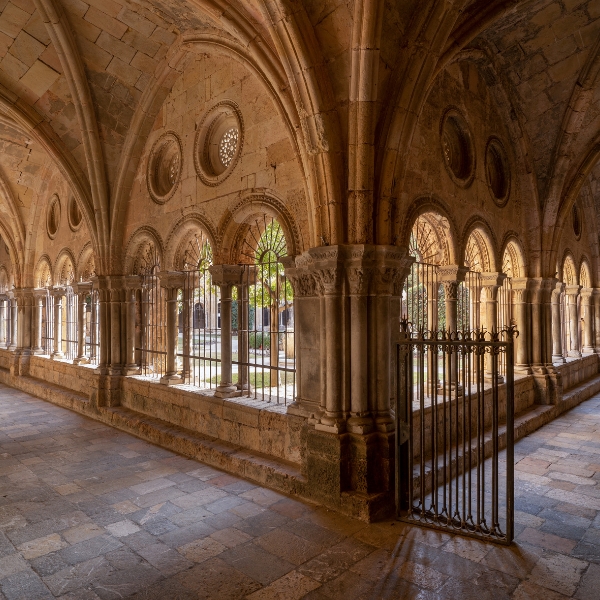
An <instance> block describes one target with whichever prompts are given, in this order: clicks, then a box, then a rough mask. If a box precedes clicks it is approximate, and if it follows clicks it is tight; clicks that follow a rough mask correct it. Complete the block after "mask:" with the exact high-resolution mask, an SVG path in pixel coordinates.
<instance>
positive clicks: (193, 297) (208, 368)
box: [177, 229, 221, 388]
mask: <svg viewBox="0 0 600 600" xmlns="http://www.w3.org/2000/svg"><path fill="white" fill-rule="evenodd" d="M179 254H180V265H181V269H182V270H183V272H184V274H185V279H184V284H183V289H182V290H180V291H179V296H178V300H179V302H178V304H179V320H178V337H177V370H178V372H180V373H181V376H182V379H183V382H184V383H186V384H189V385H193V386H195V387H200V388H213V387H215V385H216V383H217V379H218V376H219V372H220V365H221V352H220V351H221V328H220V322H219V321H220V313H219V309H220V295H219V288H218V287H217V286H215V285H213V283H212V277H211V274H210V271H209V267H210V266H211V265H212V264H213V251H212V246H211V244H210V242H209V241H208V239H207V237H206V235H205V233H204V232H203V231H202V230H200V229H198V230H196V231H194V232H193V233H192V234H191V235H190V236H188V237H187V238H186V239H184V241H183V243H182V246H181V251H180V253H179Z"/></svg>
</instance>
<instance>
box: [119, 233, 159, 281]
mask: <svg viewBox="0 0 600 600" xmlns="http://www.w3.org/2000/svg"><path fill="white" fill-rule="evenodd" d="M163 256H164V252H163V243H162V240H161V238H160V235H159V234H158V232H157V231H156V230H155V229H153V228H152V227H140V228H139V229H137V230H136V231H135V232H134V233H133V234H132V235H131V237H130V238H129V242H128V243H127V250H126V251H125V269H126V271H125V272H126V273H127V274H128V275H143V274H144V273H145V272H147V271H148V270H152V272H156V271H157V270H160V269H161V267H162V265H163V264H164V262H163Z"/></svg>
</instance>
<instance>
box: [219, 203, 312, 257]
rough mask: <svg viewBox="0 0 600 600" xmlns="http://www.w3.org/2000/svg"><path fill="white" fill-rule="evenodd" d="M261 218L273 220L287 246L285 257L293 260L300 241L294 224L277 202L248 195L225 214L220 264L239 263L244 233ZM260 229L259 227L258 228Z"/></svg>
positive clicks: (220, 228) (282, 206) (283, 206)
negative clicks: (221, 262) (221, 260)
mask: <svg viewBox="0 0 600 600" xmlns="http://www.w3.org/2000/svg"><path fill="white" fill-rule="evenodd" d="M264 217H268V218H271V219H275V220H276V221H277V222H278V223H279V224H280V225H281V229H282V231H283V235H284V237H285V241H286V245H287V254H288V255H289V256H295V255H297V254H299V253H300V251H301V248H302V246H301V239H300V234H299V232H298V228H297V227H296V224H295V222H294V220H293V218H292V216H291V214H290V213H289V211H288V210H287V208H286V206H285V205H284V204H283V202H281V201H280V200H279V199H277V198H275V197H274V196H271V195H265V194H261V195H255V194H252V195H249V196H247V197H246V198H244V199H242V201H241V202H239V203H238V205H237V206H236V207H235V208H234V209H233V210H232V211H231V212H228V213H226V215H225V216H224V218H223V220H222V221H221V225H220V227H219V231H220V232H221V240H222V243H221V252H220V256H221V258H222V259H223V262H224V263H226V262H228V261H231V264H236V263H238V262H240V261H241V262H244V261H243V260H242V254H243V245H244V240H245V238H246V236H247V234H248V231H249V230H251V229H252V227H253V226H257V225H256V223H257V220H258V222H259V221H260V220H261V219H263V218H264ZM258 228H259V229H260V223H259V224H258Z"/></svg>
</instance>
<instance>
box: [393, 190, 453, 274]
mask: <svg viewBox="0 0 600 600" xmlns="http://www.w3.org/2000/svg"><path fill="white" fill-rule="evenodd" d="M419 226H422V231H421V232H420V234H419V232H415V227H417V228H418V227H419ZM430 228H431V229H433V232H432V233H434V234H435V237H436V238H437V240H436V241H437V243H438V247H439V249H440V250H439V253H438V255H437V259H438V261H436V264H449V265H451V264H456V262H457V252H456V239H457V236H456V226H455V224H454V222H453V220H452V218H451V217H450V212H449V211H448V210H447V208H446V206H445V204H444V203H443V202H442V201H441V200H438V199H437V198H433V197H426V198H422V197H420V198H417V199H416V200H415V201H414V202H413V203H412V205H411V207H410V208H409V210H408V211H407V214H406V218H405V219H404V223H403V225H402V229H401V232H400V235H399V239H400V241H401V245H402V246H406V247H408V248H410V247H411V240H412V239H413V238H414V236H415V234H417V240H416V241H417V243H422V242H421V240H419V239H418V237H419V236H420V235H425V234H426V233H427V230H428V229H430ZM421 253H422V254H423V253H424V251H423V250H421ZM425 262H427V261H425Z"/></svg>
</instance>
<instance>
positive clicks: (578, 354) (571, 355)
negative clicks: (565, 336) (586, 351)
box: [567, 350, 581, 358]
mask: <svg viewBox="0 0 600 600" xmlns="http://www.w3.org/2000/svg"><path fill="white" fill-rule="evenodd" d="M567 356H568V357H569V358H581V352H579V350H569V352H568V353H567Z"/></svg>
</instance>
